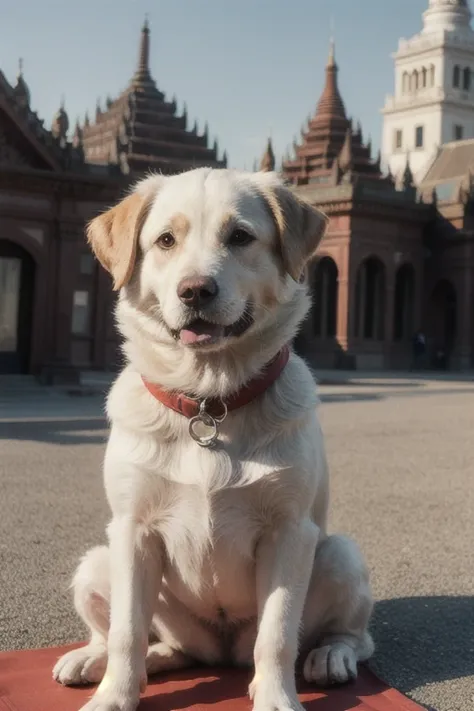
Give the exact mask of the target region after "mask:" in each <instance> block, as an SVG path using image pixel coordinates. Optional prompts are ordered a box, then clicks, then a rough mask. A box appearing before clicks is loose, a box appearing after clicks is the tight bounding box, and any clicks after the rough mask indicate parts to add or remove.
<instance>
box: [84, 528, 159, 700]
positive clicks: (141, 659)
mask: <svg viewBox="0 0 474 711" xmlns="http://www.w3.org/2000/svg"><path fill="white" fill-rule="evenodd" d="M109 539H110V585H111V599H110V629H109V636H108V642H107V651H108V662H107V669H106V672H105V675H104V678H103V680H102V683H101V684H100V686H99V688H98V689H97V691H96V693H95V695H94V696H93V698H92V699H91V701H89V703H88V704H86V705H85V706H84V707H83V709H82V711H135V709H136V707H137V706H138V703H139V700H140V691H144V690H145V687H146V681H147V677H146V668H145V657H146V652H147V648H148V635H149V630H150V625H151V618H152V616H153V608H154V605H155V603H156V600H157V596H158V592H159V586H160V583H161V578H162V573H163V562H162V550H161V545H160V542H159V541H158V540H157V539H156V537H155V536H152V535H150V534H149V533H147V532H146V531H145V530H144V528H143V526H142V525H141V524H139V523H137V522H136V521H134V520H133V518H132V517H129V516H120V517H115V518H114V519H113V520H112V522H111V524H110V526H109Z"/></svg>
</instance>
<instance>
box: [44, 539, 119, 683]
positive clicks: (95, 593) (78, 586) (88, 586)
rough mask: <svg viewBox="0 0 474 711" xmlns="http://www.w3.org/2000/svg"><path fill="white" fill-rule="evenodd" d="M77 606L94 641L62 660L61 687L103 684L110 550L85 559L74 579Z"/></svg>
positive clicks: (99, 550) (55, 674) (56, 675)
mask: <svg viewBox="0 0 474 711" xmlns="http://www.w3.org/2000/svg"><path fill="white" fill-rule="evenodd" d="M72 588H73V591H74V606H75V608H76V611H77V613H78V615H79V617H80V618H81V619H82V620H83V622H84V623H85V624H86V625H87V627H88V628H89V631H90V641H89V643H88V644H87V645H86V646H84V647H80V648H79V649H73V650H72V651H71V652H68V653H67V654H65V655H64V656H62V657H61V658H60V659H59V661H58V662H57V664H56V666H55V667H54V669H53V678H54V679H56V681H58V682H59V683H61V684H67V685H76V684H89V683H96V682H99V681H101V679H102V677H103V675H104V672H105V668H106V666H107V633H108V629H109V600H110V574H109V550H108V548H107V547H106V546H100V547H97V548H92V549H91V550H90V551H89V552H88V553H86V555H85V556H84V557H83V558H82V560H81V562H80V563H79V566H78V568H77V570H76V573H75V575H74V579H73V583H72Z"/></svg>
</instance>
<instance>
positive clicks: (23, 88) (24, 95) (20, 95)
mask: <svg viewBox="0 0 474 711" xmlns="http://www.w3.org/2000/svg"><path fill="white" fill-rule="evenodd" d="M13 91H14V92H15V96H16V98H17V101H18V102H19V103H20V104H21V105H22V106H23V107H26V106H29V103H30V90H29V88H28V84H27V83H26V81H25V79H24V77H23V59H22V58H21V57H20V59H19V60H18V75H17V78H16V86H15V88H14V90H13Z"/></svg>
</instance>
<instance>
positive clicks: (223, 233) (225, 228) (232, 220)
mask: <svg viewBox="0 0 474 711" xmlns="http://www.w3.org/2000/svg"><path fill="white" fill-rule="evenodd" d="M236 224H237V218H236V216H235V215H233V214H232V212H228V213H227V214H226V215H224V217H223V218H222V221H221V224H220V227H219V229H218V231H217V234H218V235H219V237H220V238H221V239H224V238H225V237H229V236H230V234H231V232H232V230H233V228H234V227H235V226H236Z"/></svg>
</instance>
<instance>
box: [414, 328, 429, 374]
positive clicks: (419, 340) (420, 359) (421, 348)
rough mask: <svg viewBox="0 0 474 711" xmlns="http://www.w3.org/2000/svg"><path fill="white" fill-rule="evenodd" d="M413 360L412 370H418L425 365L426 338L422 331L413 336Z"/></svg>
mask: <svg viewBox="0 0 474 711" xmlns="http://www.w3.org/2000/svg"><path fill="white" fill-rule="evenodd" d="M412 348H413V361H412V370H417V369H419V368H421V367H422V366H423V365H424V361H425V354H426V338H425V334H424V333H423V332H422V331H417V332H416V333H415V335H414V336H413V345H412Z"/></svg>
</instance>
